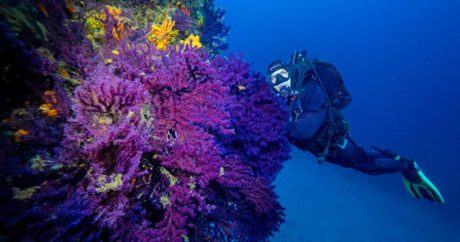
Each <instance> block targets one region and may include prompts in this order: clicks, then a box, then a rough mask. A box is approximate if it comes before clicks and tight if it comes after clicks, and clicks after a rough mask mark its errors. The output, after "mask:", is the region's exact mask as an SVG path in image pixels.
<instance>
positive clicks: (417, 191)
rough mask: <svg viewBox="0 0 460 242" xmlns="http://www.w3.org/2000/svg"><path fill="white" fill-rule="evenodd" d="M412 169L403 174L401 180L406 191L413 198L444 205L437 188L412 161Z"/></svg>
mask: <svg viewBox="0 0 460 242" xmlns="http://www.w3.org/2000/svg"><path fill="white" fill-rule="evenodd" d="M413 163H414V167H413V168H410V169H411V171H410V172H404V173H403V174H404V175H403V180H404V186H405V187H406V189H407V191H409V193H410V194H411V195H412V196H413V197H415V198H423V199H427V200H430V201H433V202H438V203H442V204H444V203H445V201H444V198H443V197H442V195H441V193H440V192H439V190H438V188H436V186H435V185H434V184H433V183H432V182H431V181H430V179H428V177H426V176H425V174H424V173H423V172H422V170H421V169H420V167H419V166H418V165H417V163H416V162H415V161H414V162H413Z"/></svg>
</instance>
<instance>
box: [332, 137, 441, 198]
mask: <svg viewBox="0 0 460 242" xmlns="http://www.w3.org/2000/svg"><path fill="white" fill-rule="evenodd" d="M327 160H328V161H329V162H332V163H335V164H338V165H341V166H344V167H351V168H353V169H356V170H359V171H362V172H365V173H367V174H370V175H379V174H385V173H395V172H401V173H402V174H403V178H404V185H405V187H406V189H407V190H408V191H409V193H410V194H411V195H412V196H414V197H416V198H424V199H427V200H430V201H435V202H439V203H444V198H443V197H442V195H441V193H440V192H439V190H438V189H437V187H436V186H435V185H434V184H433V183H432V182H431V181H430V180H429V179H428V178H427V177H426V176H425V174H424V173H423V172H422V170H421V169H420V167H419V166H418V165H417V163H416V162H415V161H414V160H410V159H406V158H403V157H401V156H399V155H398V154H396V153H394V152H391V151H388V150H383V149H379V148H377V147H372V148H371V149H369V150H364V149H363V148H361V147H360V146H358V145H357V144H356V143H355V142H354V141H353V140H352V139H351V138H350V137H349V136H348V135H346V136H344V137H343V138H341V139H339V140H338V142H336V143H335V144H334V145H333V146H332V148H331V153H330V155H329V156H328V159H327Z"/></svg>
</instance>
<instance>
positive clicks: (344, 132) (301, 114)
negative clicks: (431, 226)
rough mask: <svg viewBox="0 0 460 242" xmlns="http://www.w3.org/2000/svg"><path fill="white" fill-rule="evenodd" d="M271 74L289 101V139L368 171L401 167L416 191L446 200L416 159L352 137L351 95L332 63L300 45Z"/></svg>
mask: <svg viewBox="0 0 460 242" xmlns="http://www.w3.org/2000/svg"><path fill="white" fill-rule="evenodd" d="M267 79H268V82H269V83H270V85H271V86H272V88H273V89H274V91H275V92H276V94H277V95H278V96H280V97H281V98H283V99H285V100H286V103H287V105H289V112H290V113H289V125H288V139H289V141H290V142H291V143H292V144H294V145H295V146H297V147H298V148H299V149H302V150H306V151H309V152H310V153H312V154H313V155H315V156H316V157H317V159H318V162H320V163H321V162H323V161H328V162H330V163H334V164H337V165H340V166H343V167H350V168H353V169H356V170H358V171H361V172H364V173H367V174H369V175H379V174H385V173H396V172H401V173H402V176H403V181H404V185H405V187H406V189H407V190H408V191H409V193H410V194H411V195H412V196H414V197H415V198H423V199H427V200H430V201H434V202H438V203H442V204H444V198H443V197H442V195H441V193H440V192H439V190H438V189H437V188H436V186H435V185H434V184H433V183H432V182H431V181H430V180H429V179H428V178H427V177H426V176H425V174H424V173H423V172H422V170H421V169H420V167H419V166H418V165H417V163H416V162H415V161H414V160H411V159H408V158H404V157H402V156H400V155H398V154H396V153H395V152H392V151H389V150H386V149H381V148H378V147H376V146H371V148H370V149H364V148H362V147H361V146H359V145H357V144H356V143H355V141H353V139H352V138H351V137H350V135H349V128H348V122H347V121H346V119H345V118H344V116H343V115H342V113H341V112H340V110H342V109H343V108H345V107H346V106H347V105H348V104H350V102H351V96H350V94H349V93H348V91H347V89H346V88H345V85H344V83H343V80H342V76H341V75H340V73H339V72H338V71H337V69H336V68H335V67H334V66H333V65H332V64H330V63H328V62H326V61H322V60H318V59H312V60H309V59H307V52H306V51H301V52H299V51H296V52H295V53H294V54H293V55H292V58H291V60H290V62H288V63H284V62H282V61H281V60H277V61H274V62H272V63H271V64H270V65H269V67H268V71H267Z"/></svg>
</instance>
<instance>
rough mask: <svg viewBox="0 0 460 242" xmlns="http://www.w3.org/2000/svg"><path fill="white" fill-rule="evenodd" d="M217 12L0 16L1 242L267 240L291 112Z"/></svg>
mask: <svg viewBox="0 0 460 242" xmlns="http://www.w3.org/2000/svg"><path fill="white" fill-rule="evenodd" d="M224 13H225V12H224V11H223V10H221V9H217V10H216V9H215V8H214V4H213V1H212V0H209V1H208V0H191V1H89V0H88V1H72V0H57V1H52V0H39V1H32V0H29V1H19V2H17V1H4V2H2V4H1V5H0V29H1V35H0V40H1V42H2V46H1V47H0V56H1V59H0V63H1V69H0V74H1V75H0V81H1V102H2V105H1V110H0V118H1V119H2V121H1V124H0V131H1V134H2V135H1V137H0V142H1V148H0V161H1V162H0V179H1V180H2V182H1V183H0V239H2V240H3V239H5V240H14V241H17V240H38V241H42V240H44V241H50V240H51V241H61V240H85V241H92V240H97V241H99V240H103V241H112V240H117V241H118V240H122V241H265V240H268V237H269V236H270V235H272V234H273V232H275V231H277V230H278V228H279V225H280V223H282V222H283V216H284V214H283V208H282V206H281V205H280V204H279V202H278V200H277V195H276V194H275V193H274V191H273V185H272V182H273V180H274V179H275V177H276V175H277V173H278V172H279V171H280V170H281V168H282V164H283V162H284V161H286V160H287V159H288V158H289V145H288V142H287V139H286V134H285V129H286V125H287V123H286V121H287V119H286V118H287V110H286V107H285V105H283V104H282V103H281V102H280V100H278V99H277V97H276V96H275V95H274V94H273V92H272V90H271V89H270V87H269V86H268V85H267V83H266V82H265V79H264V77H263V76H262V75H260V74H258V73H252V72H250V71H249V64H248V63H246V62H244V60H243V59H242V57H241V56H236V55H231V56H225V55H224V54H223V50H225V49H226V48H227V43H226V41H225V37H226V36H227V35H228V33H229V29H230V28H229V27H228V26H226V25H225V23H224V22H223V16H224Z"/></svg>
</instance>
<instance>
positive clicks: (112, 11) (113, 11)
mask: <svg viewBox="0 0 460 242" xmlns="http://www.w3.org/2000/svg"><path fill="white" fill-rule="evenodd" d="M105 7H106V8H107V11H108V12H109V14H110V15H113V16H118V15H120V14H121V9H120V8H117V7H112V6H110V5H105Z"/></svg>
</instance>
